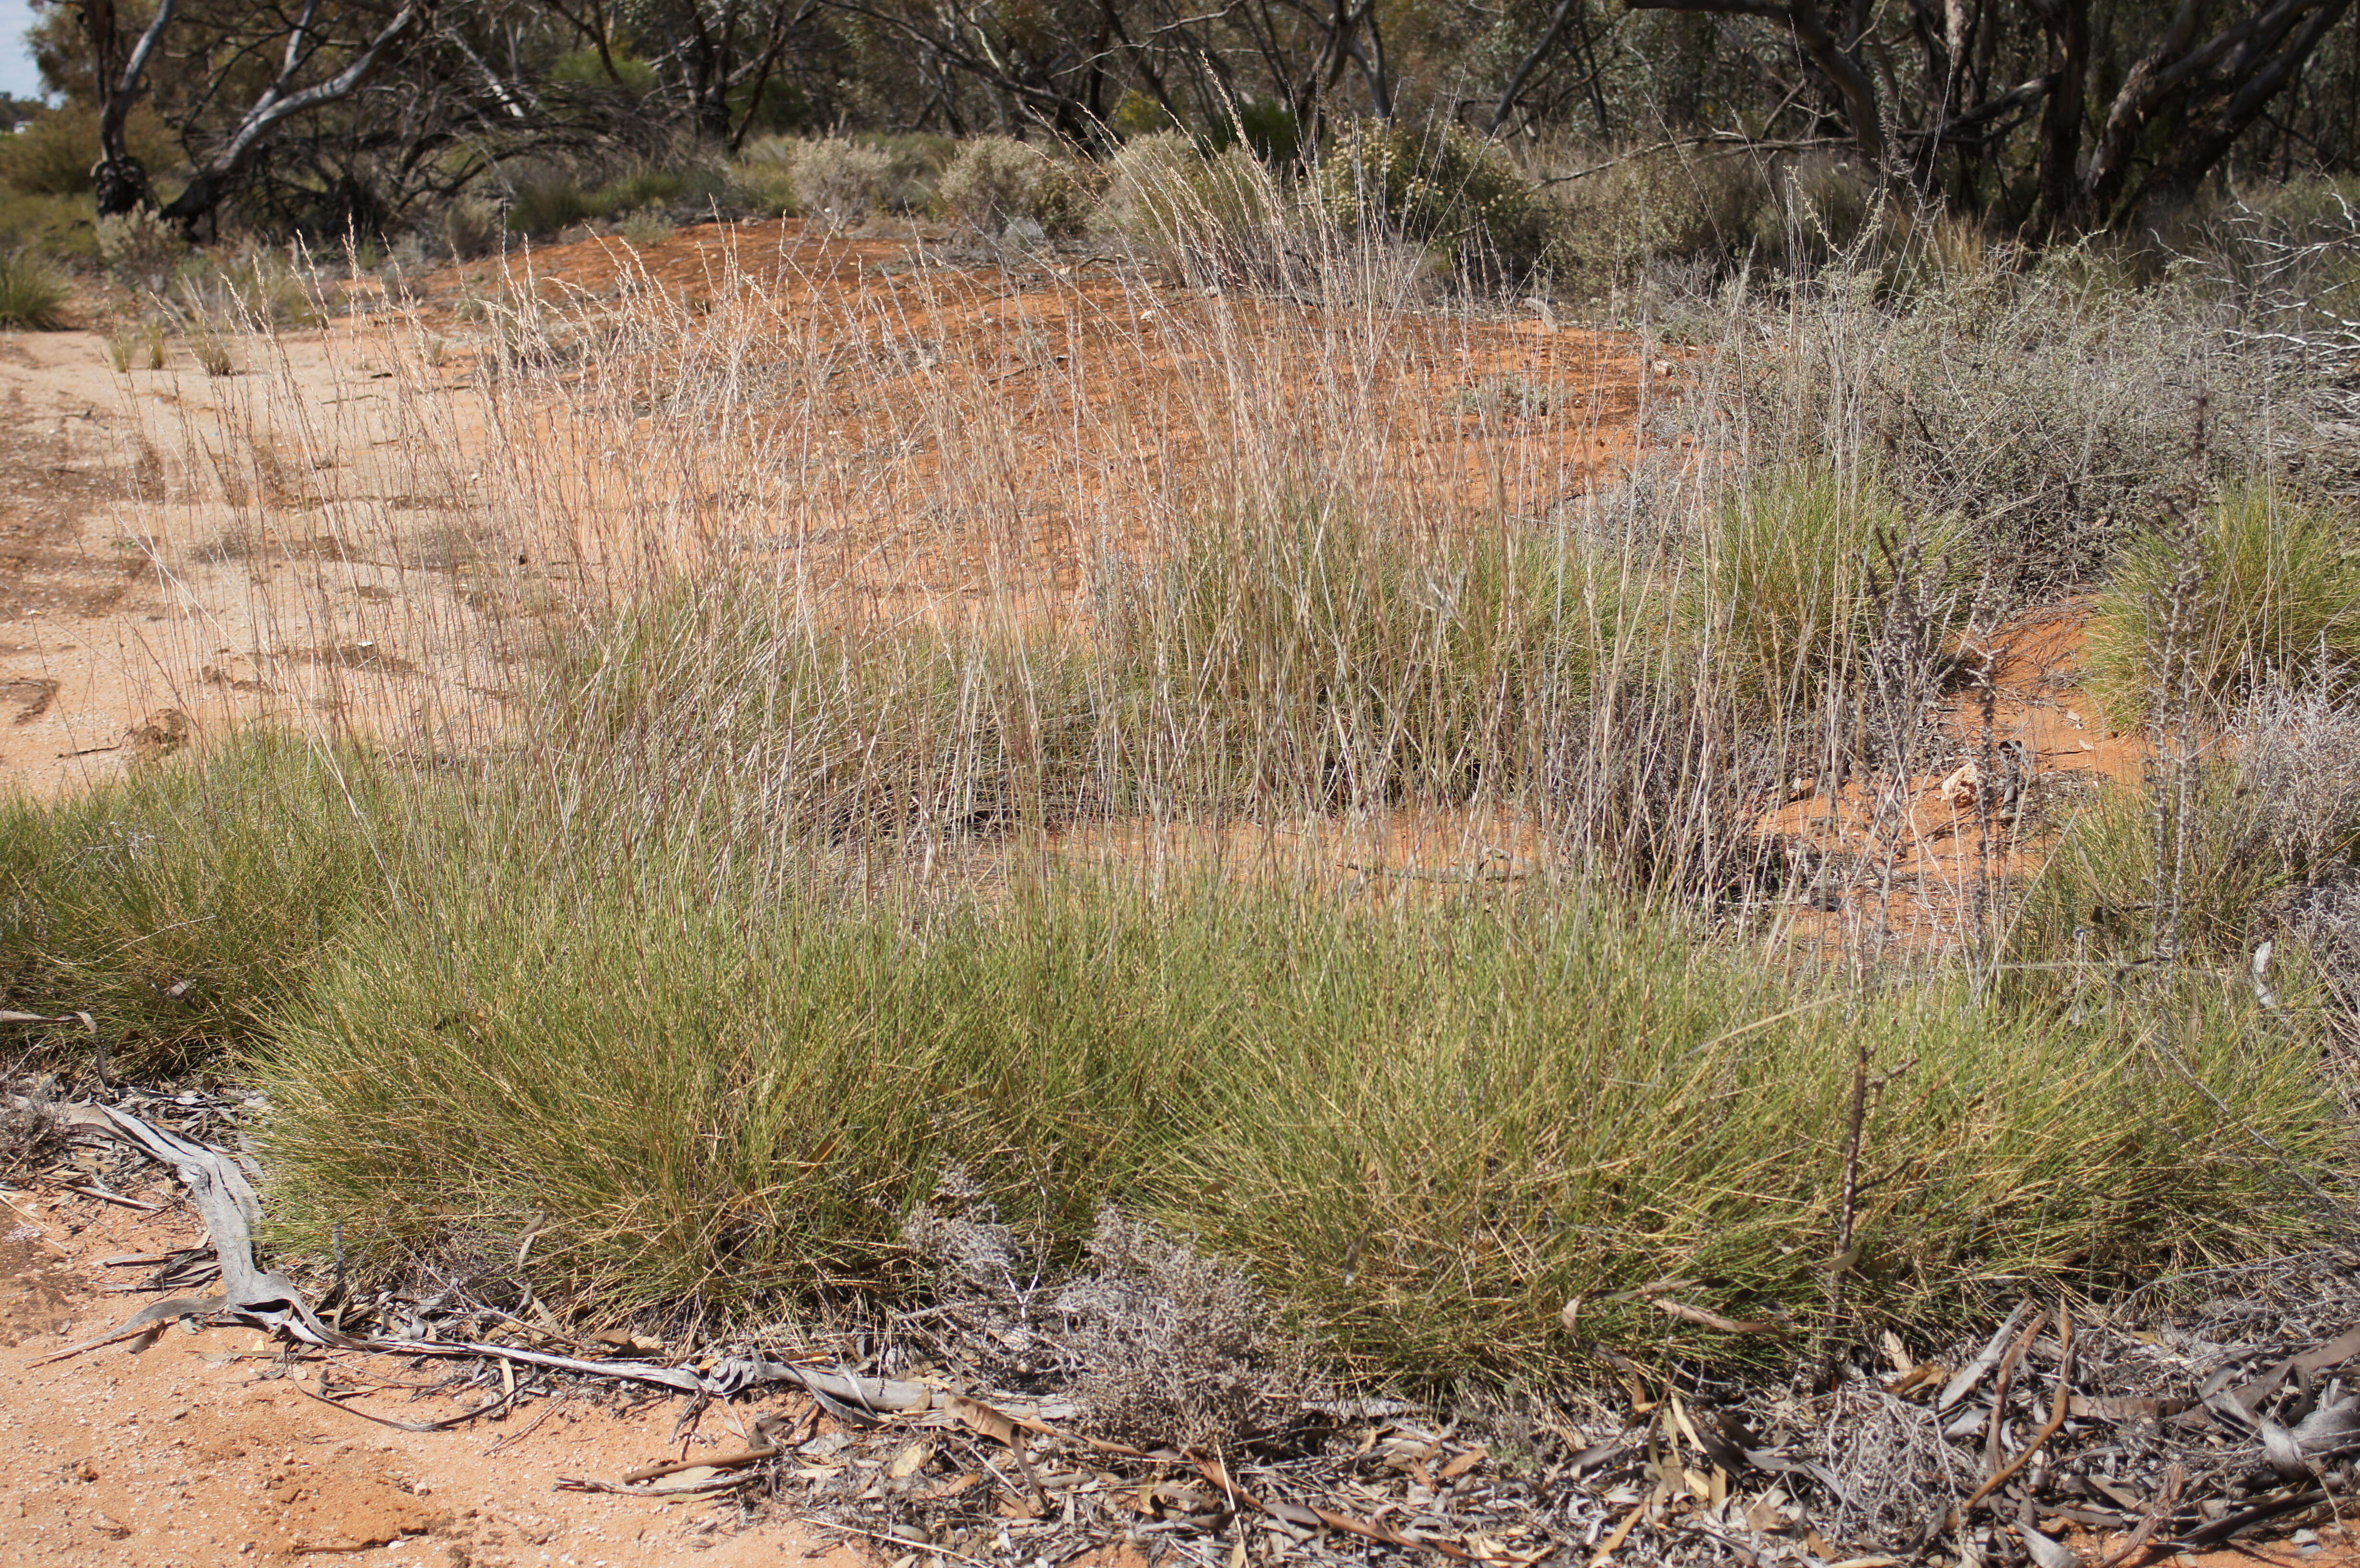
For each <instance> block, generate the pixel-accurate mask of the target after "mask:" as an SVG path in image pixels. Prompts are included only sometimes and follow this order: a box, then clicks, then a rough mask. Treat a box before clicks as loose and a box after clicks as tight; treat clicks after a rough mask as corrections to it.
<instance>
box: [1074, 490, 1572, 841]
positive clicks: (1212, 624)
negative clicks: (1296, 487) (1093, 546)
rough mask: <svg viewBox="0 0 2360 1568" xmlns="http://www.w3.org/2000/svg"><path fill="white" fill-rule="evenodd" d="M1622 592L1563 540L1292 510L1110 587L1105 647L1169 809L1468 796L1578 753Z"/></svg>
mask: <svg viewBox="0 0 2360 1568" xmlns="http://www.w3.org/2000/svg"><path fill="white" fill-rule="evenodd" d="M1612 586H1613V585H1612V583H1608V582H1607V581H1605V580H1604V577H1603V574H1602V573H1601V572H1597V571H1595V570H1594V569H1593V568H1592V567H1591V566H1590V563H1589V562H1587V561H1585V560H1584V559H1583V558H1582V557H1581V556H1580V555H1579V554H1578V553H1575V552H1574V551H1573V550H1571V549H1569V548H1568V544H1567V542H1566V541H1565V540H1564V539H1559V538H1553V537H1550V536H1546V535H1545V536H1542V537H1541V538H1540V539H1535V540H1531V541H1524V540H1509V539H1501V538H1496V537H1494V538H1485V539H1471V540H1468V539H1459V540H1453V539H1430V538H1429V539H1421V538H1419V537H1417V535H1416V532H1415V525H1414V524H1412V523H1410V522H1408V521H1407V520H1406V519H1404V518H1400V517H1391V516H1385V515H1378V516H1373V517H1371V516H1366V515H1363V514H1361V513H1360V512H1358V511H1356V510H1354V509H1352V508H1350V507H1349V506H1337V505H1332V504H1331V505H1320V504H1317V503H1310V502H1298V503H1292V504H1288V505H1284V506H1280V507H1279V508H1277V509H1276V510H1275V511H1273V512H1272V513H1269V514H1264V515H1259V516H1254V517H1245V518H1229V517H1216V518H1212V519H1209V520H1208V521H1207V522H1206V523H1205V524H1204V525H1203V526H1201V527H1200V528H1199V529H1198V530H1197V531H1196V533H1195V534H1193V535H1192V536H1190V537H1188V538H1187V539H1185V540H1183V541H1182V542H1181V545H1180V548H1179V550H1177V552H1176V553H1175V556H1174V557H1173V558H1172V559H1171V560H1169V561H1164V562H1162V563H1159V564H1158V565H1156V566H1153V567H1152V568H1149V569H1148V570H1146V571H1145V572H1142V573H1140V574H1139V576H1138V577H1137V578H1136V579H1135V580H1133V581H1131V582H1129V583H1117V584H1115V585H1114V591H1113V593H1111V594H1110V595H1109V605H1108V613H1107V615H1106V616H1105V621H1106V628H1105V632H1104V634H1103V640H1104V642H1105V644H1106V646H1107V648H1108V649H1109V657H1110V659H1112V661H1113V662H1114V663H1115V665H1116V669H1117V679H1118V681H1120V683H1121V684H1122V685H1123V686H1124V687H1125V688H1127V689H1128V691H1130V693H1131V698H1130V704H1129V705H1130V708H1131V713H1132V715H1133V722H1134V723H1135V724H1136V727H1137V734H1136V735H1135V736H1134V738H1133V744H1132V746H1131V748H1130V756H1131V757H1132V758H1133V759H1134V765H1135V766H1137V767H1139V768H1141V769H1142V771H1144V772H1146V773H1147V774H1149V775H1150V776H1152V777H1153V779H1155V782H1156V787H1155V789H1153V791H1152V793H1153V798H1158V799H1181V800H1197V801H1211V802H1220V803H1225V804H1230V805H1236V804H1241V803H1244V802H1248V801H1251V802H1257V803H1272V802H1275V803H1277V804H1279V805H1281V806H1283V807H1287V808H1293V809H1298V810H1323V809H1327V808H1330V807H1335V806H1345V805H1350V806H1366V805H1371V804H1377V803H1382V802H1385V801H1397V800H1464V799H1467V798H1469V797H1470V796H1471V795H1473V794H1474V793H1475V792H1476V791H1477V790H1478V789H1482V788H1485V787H1487V786H1488V787H1489V788H1491V789H1493V790H1494V791H1497V792H1507V791H1513V790H1514V789H1518V788H1520V787H1522V786H1524V785H1526V784H1529V783H1531V782H1533V781H1534V780H1535V779H1537V778H1539V777H1540V775H1541V774H1542V773H1543V771H1544V770H1545V768H1546V765H1547V762H1548V760H1549V759H1550V758H1551V757H1553V756H1555V755H1557V753H1558V752H1559V751H1561V750H1562V749H1563V747H1564V746H1565V745H1566V744H1567V739H1568V735H1569V733H1570V732H1571V731H1572V730H1574V729H1576V728H1578V727H1579V723H1580V714H1581V713H1582V712H1583V710H1584V707H1585V705H1586V704H1587V703H1588V702H1589V701H1590V697H1591V696H1592V691H1591V680H1592V674H1593V671H1594V670H1595V668H1596V667H1597V665H1598V664H1600V663H1601V662H1604V661H1605V660H1607V659H1611V658H1612V648H1613V645H1614V641H1615V617H1614V614H1613V604H1612Z"/></svg>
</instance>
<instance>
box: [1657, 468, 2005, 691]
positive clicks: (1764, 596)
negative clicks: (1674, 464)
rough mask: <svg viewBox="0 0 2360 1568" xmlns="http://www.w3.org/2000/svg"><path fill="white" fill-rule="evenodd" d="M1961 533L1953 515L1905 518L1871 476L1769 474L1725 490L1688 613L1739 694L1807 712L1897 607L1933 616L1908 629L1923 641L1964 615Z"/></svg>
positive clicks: (1851, 673)
mask: <svg viewBox="0 0 2360 1568" xmlns="http://www.w3.org/2000/svg"><path fill="white" fill-rule="evenodd" d="M1958 536H1959V528H1958V526H1957V524H1956V523H1955V522H1954V521H1952V520H1950V519H1946V518H1932V519H1927V518H1917V519H1913V518H1911V517H1907V515H1905V514H1904V513H1903V512H1902V510H1901V508H1900V507H1899V506H1897V505H1896V503H1895V502H1894V500H1893V498H1892V497H1891V495H1888V494H1887V493H1886V491H1885V489H1884V487H1883V486H1882V485H1880V484H1879V483H1878V481H1877V480H1876V479H1875V477H1874V476H1873V475H1870V474H1838V473H1835V472H1834V471H1832V470H1830V469H1827V468H1823V467H1812V466H1800V467H1795V468H1791V469H1786V470H1784V471H1774V472H1772V473H1770V474H1765V475H1762V476H1760V477H1758V478H1755V479H1754V480H1753V481H1752V482H1751V483H1747V484H1742V485H1735V486H1733V487H1732V489H1731V490H1730V491H1729V493H1728V494H1727V495H1724V496H1723V497H1722V499H1721V506H1720V511H1719V513H1718V515H1717V517H1715V519H1714V521H1713V524H1712V527H1711V528H1710V532H1709V533H1708V534H1707V536H1706V539H1705V540H1704V544H1703V551H1702V554H1703V562H1702V570H1701V571H1700V572H1696V573H1695V574H1694V575H1693V576H1692V577H1691V578H1690V579H1689V583H1688V586H1689V589H1690V591H1691V594H1692V597H1693V603H1692V604H1691V612H1690V619H1691V622H1692V624H1693V625H1694V626H1695V628H1696V632H1697V635H1698V636H1699V637H1701V638H1702V639H1703V640H1704V641H1705V643H1706V644H1707V646H1708V647H1710V648H1711V650H1712V653H1713V656H1714V658H1715V660H1716V662H1718V663H1720V664H1721V665H1722V666H1723V668H1725V669H1726V670H1728V672H1729V673H1730V674H1731V675H1732V678H1733V679H1734V680H1735V681H1736V683H1737V685H1738V687H1739V688H1740V690H1741V691H1743V694H1744V695H1745V696H1747V697H1748V698H1750V699H1751V700H1753V701H1754V702H1755V703H1757V704H1758V705H1760V706H1761V707H1763V708H1765V709H1766V710H1767V711H1768V712H1769V713H1774V714H1781V715H1788V716H1794V717H1800V718H1806V719H1808V718H1812V717H1815V716H1817V715H1819V714H1821V713H1824V712H1825V709H1826V704H1827V702H1828V699H1829V697H1830V691H1831V688H1833V687H1836V686H1838V685H1840V684H1841V683H1842V682H1845V681H1850V680H1853V679H1856V678H1857V677H1858V676H1859V675H1860V674H1861V673H1862V671H1863V667H1864V666H1865V664H1866V662H1867V660H1868V659H1869V657H1870V655H1871V653H1872V651H1873V650H1874V648H1875V647H1876V645H1877V644H1878V641H1879V639H1880V636H1881V635H1882V634H1883V633H1884V632H1885V631H1886V630H1887V629H1888V628H1886V627H1885V626H1882V625H1881V624H1880V623H1881V622H1882V621H1883V620H1884V618H1885V617H1886V616H1887V615H1890V614H1892V613H1893V612H1894V611H1895V610H1896V607H1898V606H1899V605H1901V604H1907V605H1909V606H1911V607H1912V609H1913V612H1914V613H1916V614H1917V615H1923V616H1927V617H1930V618H1931V619H1932V621H1933V625H1932V626H1930V627H1926V628H1918V629H1917V632H1916V633H1915V634H1913V640H1914V641H1916V642H1917V643H1918V644H1919V645H1920V646H1930V645H1931V643H1934V642H1939V640H1940V633H1941V631H1942V630H1943V629H1944V628H1945V627H1947V626H1950V625H1951V624H1954V623H1955V622H1957V621H1958V620H1959V619H1960V618H1961V614H1962V612H1963V611H1964V609H1965V607H1966V602H1965V597H1964V595H1963V594H1962V593H1961V592H1959V589H1958V581H1959V578H1960V576H1961V573H1960V571H1959V565H1958V563H1957V562H1956V561H1953V560H1952V559H1951V551H1952V550H1954V549H1955V547H1956V543H1957V539H1958ZM1896 578H1906V579H1907V582H1906V583H1904V589H1905V592H1904V593H1900V594H1898V595H1896V592H1895V586H1896ZM1928 634H1930V637H1929V635H1928Z"/></svg>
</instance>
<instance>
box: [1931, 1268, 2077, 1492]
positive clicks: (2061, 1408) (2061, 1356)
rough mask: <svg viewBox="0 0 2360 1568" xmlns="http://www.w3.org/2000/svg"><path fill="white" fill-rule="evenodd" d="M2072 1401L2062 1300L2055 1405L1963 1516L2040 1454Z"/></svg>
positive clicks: (2067, 1316)
mask: <svg viewBox="0 0 2360 1568" xmlns="http://www.w3.org/2000/svg"><path fill="white" fill-rule="evenodd" d="M2072 1401H2073V1314H2072V1313H2071V1312H2069V1311H2067V1310H2066V1306H2065V1303H2064V1302H2063V1301H2060V1302H2058V1303H2057V1402H2056V1404H2055V1405H2054V1406H2053V1407H2051V1409H2050V1410H2049V1421H2048V1423H2047V1424H2046V1425H2044V1426H2042V1427H2041V1429H2040V1430H2039V1431H2038V1432H2035V1433H2034V1434H2033V1438H2032V1441H2031V1442H2030V1443H2026V1444H2025V1445H2024V1450H2023V1452H2022V1453H2020V1454H2017V1455H2016V1457H2015V1458H2013V1459H2011V1460H2009V1461H2008V1462H2007V1463H2006V1464H2005V1465H2001V1466H2000V1467H1999V1469H1998V1470H1996V1471H1995V1472H1994V1473H1993V1475H1992V1478H1991V1479H1990V1480H1988V1481H1986V1482H1984V1483H1983V1485H1982V1486H1977V1487H1976V1488H1975V1492H1974V1496H1972V1497H1969V1498H1968V1499H1967V1500H1966V1501H1965V1502H1964V1503H1961V1505H1960V1506H1959V1512H1960V1513H1961V1515H1964V1514H1965V1513H1966V1511H1967V1510H1968V1509H1969V1508H1973V1507H1974V1506H1975V1505H1976V1504H1977V1503H1980V1502H1982V1501H1983V1499H1984V1498H1985V1497H1990V1496H1991V1495H1992V1494H1993V1493H1994V1492H1996V1491H1998V1490H1999V1489H2000V1488H2001V1487H2002V1486H2006V1485H2007V1484H2008V1482H2009V1481H2011V1480H2013V1479H2014V1478H2015V1477H2016V1472H2017V1471H2019V1470H2021V1469H2023V1468H2024V1467H2025V1466H2026V1465H2029V1464H2031V1463H2032V1456H2033V1455H2034V1454H2038V1453H2039V1452H2040V1445H2041V1444H2042V1443H2047V1442H2048V1441H2049V1439H2050V1438H2052V1437H2055V1436H2056V1435H2057V1434H2058V1433H2059V1432H2061V1431H2063V1430H2064V1428H2065V1412H2066V1410H2067V1409H2068V1408H2069V1407H2070V1405H2071V1404H2072Z"/></svg>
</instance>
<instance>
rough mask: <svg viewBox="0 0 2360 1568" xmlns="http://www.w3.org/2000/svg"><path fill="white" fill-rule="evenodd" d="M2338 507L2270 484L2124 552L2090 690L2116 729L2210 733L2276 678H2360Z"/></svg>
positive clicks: (2092, 659) (2354, 596)
mask: <svg viewBox="0 0 2360 1568" xmlns="http://www.w3.org/2000/svg"><path fill="white" fill-rule="evenodd" d="M2352 539H2353V518H2352V516H2351V514H2350V512H2349V511H2348V510H2347V509H2344V508H2340V507H2337V506H2332V505H2328V504H2322V503H2313V502H2306V501H2302V500H2299V499H2296V498H2294V497H2292V496H2289V495H2282V494H2279V493H2278V492H2276V491H2274V490H2272V489H2271V488H2269V487H2268V486H2267V485H2243V486H2238V487H2234V488H2232V489H2230V490H2227V491H2226V492H2224V493H2223V495H2221V497H2220V498H2219V499H2218V501H2216V502H2215V503H2214V504H2213V505H2212V506H2209V507H2207V508H2206V509H2205V510H2204V512H2203V513H2202V514H2201V515H2200V516H2199V517H2197V518H2196V519H2195V520H2194V521H2193V523H2192V524H2191V525H2190V526H2188V527H2186V528H2162V529H2158V530H2157V531H2155V532H2153V533H2150V534H2147V535H2146V536H2144V537H2142V538H2140V539H2136V540H2135V541H2134V542H2133V543H2132V544H2131V546H2130V547H2129V548H2128V549H2127V550H2125V551H2124V552H2123V556H2122V558H2121V560H2120V561H2117V562H2116V564H2115V566H2114V572H2113V573H2112V575H2111V576H2110V577H2109V579H2108V581H2107V583H2106V588H2105V591H2104V593H2103V594H2102V595H2101V596H2100V597H2099V600H2098V604H2097V607H2096V610H2095V612H2094V613H2093V615H2092V617H2091V621H2090V635H2089V644H2088V652H2087V656H2086V662H2087V664H2088V667H2089V680H2088V685H2089V688H2090V690H2091V691H2092V692H2093V693H2094V694H2095V695H2096V696H2097V698H2098V699H2099V702H2101V703H2102V704H2103V707H2104V709H2105V713H2106V715H2107V718H2108V719H2109V721H2110V722H2112V723H2113V724H2115V725H2116V726H2118V727H2127V726H2130V725H2133V724H2140V723H2143V722H2147V721H2149V720H2153V719H2156V718H2158V717H2170V716H2173V715H2184V716H2186V717H2189V718H2192V719H2195V720H2197V721H2198V722H2200V723H2208V724H2212V723H2218V722H2220V721H2221V720H2222V719H2223V718H2224V717H2225V716H2226V715H2227V713H2229V711H2230V710H2232V709H2233V708H2234V705H2235V704H2236V702H2238V701H2239V700H2240V699H2241V698H2242V697H2243V696H2244V695H2245V693H2246V692H2248V691H2252V690H2253V689H2254V688H2256V686H2258V685H2261V684H2262V683H2264V682H2265V681H2267V680H2269V679H2270V678H2272V677H2276V678H2278V680H2280V681H2296V680H2301V679H2305V678H2314V677H2315V678H2320V679H2324V680H2326V681H2331V682H2333V683H2337V684H2343V683H2346V682H2348V681H2350V680H2351V679H2352V676H2353V674H2354V672H2355V670H2360V551H2355V548H2354V545H2353V542H2352Z"/></svg>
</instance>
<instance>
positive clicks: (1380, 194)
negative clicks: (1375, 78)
mask: <svg viewBox="0 0 2360 1568" xmlns="http://www.w3.org/2000/svg"><path fill="white" fill-rule="evenodd" d="M1316 179H1317V189H1318V196H1319V201H1320V205H1321V207H1322V208H1323V210H1324V211H1325V212H1326V213H1327V218H1328V220H1329V222H1331V223H1337V224H1338V225H1341V226H1344V227H1346V228H1353V227H1367V226H1375V227H1378V228H1381V229H1382V231H1383V232H1385V233H1386V234H1391V235H1393V236H1396V237H1398V238H1401V239H1404V240H1407V241H1409V242H1411V243H1412V244H1415V245H1432V246H1435V247H1437V248H1439V249H1441V250H1442V251H1444V252H1446V253H1447V254H1448V255H1449V256H1452V257H1454V258H1455V259H1456V261H1457V263H1458V265H1459V267H1460V268H1461V269H1462V270H1467V271H1472V272H1474V273H1477V274H1484V273H1490V272H1498V273H1502V274H1505V275H1506V276H1507V277H1508V278H1521V277H1523V276H1524V274H1525V273H1527V272H1529V271H1530V270H1531V269H1532V268H1533V267H1535V265H1537V264H1538V263H1539V262H1540V261H1541V259H1542V257H1543V256H1544V254H1545V253H1546V251H1547V249H1548V246H1549V243H1550V240H1551V237H1552V235H1551V226H1550V222H1549V212H1548V209H1547V208H1546V205H1544V204H1543V203H1542V201H1540V200H1539V198H1538V197H1537V195H1536V194H1535V191H1533V188H1532V187H1531V185H1530V184H1529V183H1527V182H1526V180H1524V177H1523V175H1522V174H1521V173H1519V172H1518V171H1517V169H1516V167H1515V166H1514V165H1513V163H1511V162H1509V161H1508V159H1507V158H1506V157H1505V156H1504V155H1502V153H1501V152H1500V151H1499V150H1498V149H1497V148H1494V147H1487V146H1485V145H1484V144H1483V143H1481V142H1479V141H1477V140H1476V139H1475V138H1474V137H1473V136H1470V135H1469V134H1468V133H1467V132H1466V131H1465V130H1463V129H1461V128H1460V127H1459V126H1457V125H1448V126H1444V127H1441V128H1439V129H1437V130H1433V131H1428V132H1425V133H1420V132H1417V131H1414V130H1411V129H1409V128H1408V127H1406V126H1403V125H1394V124H1391V123H1388V122H1384V121H1377V120H1364V121H1360V122H1359V123H1357V124H1355V125H1350V126H1349V127H1346V128H1343V129H1340V130H1338V132H1336V133H1335V134H1334V135H1333V136H1331V137H1330V138H1329V140H1328V141H1327V144H1326V145H1324V146H1323V147H1321V148H1320V153H1319V164H1318V169H1317V175H1316Z"/></svg>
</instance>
